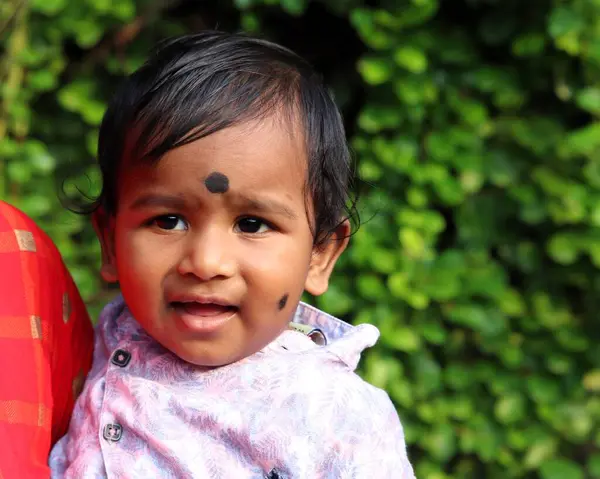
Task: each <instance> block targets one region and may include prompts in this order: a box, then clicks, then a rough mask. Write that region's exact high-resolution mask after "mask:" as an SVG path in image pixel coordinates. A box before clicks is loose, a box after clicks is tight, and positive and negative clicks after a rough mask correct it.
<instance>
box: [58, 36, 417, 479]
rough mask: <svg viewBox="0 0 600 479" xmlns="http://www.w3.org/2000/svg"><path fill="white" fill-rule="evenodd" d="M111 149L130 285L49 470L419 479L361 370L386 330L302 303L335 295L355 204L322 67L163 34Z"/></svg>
mask: <svg viewBox="0 0 600 479" xmlns="http://www.w3.org/2000/svg"><path fill="white" fill-rule="evenodd" d="M99 163H100V168H101V171H102V175H103V190H102V192H101V195H100V198H99V199H98V202H97V205H96V206H97V208H96V209H95V211H94V213H93V221H94V226H95V228H96V231H97V234H98V237H99V239H100V242H101V244H102V250H103V266H102V276H103V278H104V279H105V280H107V281H115V282H116V281H118V282H119V284H120V287H121V291H122V297H120V298H119V299H117V300H115V301H114V302H112V303H111V304H109V305H108V306H106V308H105V309H104V311H103V313H102V315H101V317H100V320H99V324H98V326H97V331H96V334H97V336H96V345H95V352H94V363H93V366H92V370H91V372H90V374H89V376H88V378H87V381H86V383H85V386H84V389H83V392H82V394H81V396H80V397H79V399H78V401H77V404H76V407H75V410H74V413H73V417H72V420H71V424H70V429H69V432H68V434H67V435H66V436H65V437H64V438H63V439H61V440H60V442H59V443H58V444H57V445H56V447H55V448H54V450H53V451H52V454H51V456H50V467H51V469H52V474H53V477H57V478H63V477H68V478H78V479H79V478H87V477H93V478H96V477H110V478H121V477H128V478H158V477H173V478H188V477H197V478H228V479H244V478H265V477H266V478H271V479H275V478H309V479H313V478H341V477H343V478H360V479H370V478H379V477H381V478H413V477H414V475H413V472H412V468H411V466H410V464H409V462H408V460H407V456H406V450H405V444H404V437H403V431H402V427H401V425H400V421H399V419H398V416H397V414H396V412H395V410H394V407H393V405H392V403H391V401H390V400H389V398H388V396H387V395H386V394H385V393H384V392H383V391H381V390H379V389H376V388H374V387H372V386H370V385H369V384H367V383H365V382H364V381H362V380H361V379H360V378H359V377H358V376H357V375H356V374H355V373H354V369H355V368H356V365H357V363H358V360H359V357H360V353H361V351H362V350H363V349H365V348H367V347H369V346H372V345H373V344H374V343H375V342H376V340H377V337H378V331H377V329H376V328H375V327H374V326H371V325H362V326H357V327H352V326H350V325H348V324H345V323H343V322H342V321H340V320H338V319H336V318H333V317H331V316H329V315H327V314H325V313H323V312H321V311H318V310H316V309H314V308H312V307H310V306H308V305H305V304H303V303H300V297H301V295H302V293H303V291H305V290H306V291H308V292H309V293H311V294H313V295H320V294H322V293H324V292H325V291H326V290H327V286H328V281H329V276H330V274H331V272H332V270H333V267H334V265H335V263H336V260H337V259H338V257H339V256H340V254H341V253H342V252H343V250H344V249H345V247H346V244H347V241H348V236H349V233H350V226H349V215H350V214H351V213H352V208H350V207H347V201H348V196H349V195H348V185H349V182H350V156H349V153H348V149H347V146H346V143H345V136H344V130H343V126H342V121H341V118H340V116H339V113H338V111H337V109H336V107H335V104H334V102H333V101H332V99H331V98H330V96H329V95H328V94H327V91H326V89H325V87H324V86H323V84H322V83H321V81H320V80H319V79H318V78H317V77H316V75H315V74H314V73H313V71H312V70H311V69H310V67H309V66H308V65H307V64H306V63H305V62H304V61H303V60H301V59H300V58H298V57H297V56H296V55H295V54H293V53H292V52H290V51H288V50H287V49H284V48H282V47H280V46H277V45H274V44H272V43H269V42H266V41H263V40H257V39H252V38H248V37H246V36H243V35H238V34H226V33H220V32H206V33H201V34H197V35H191V36H185V37H182V38H178V39H175V40H170V41H167V42H165V43H163V44H162V45H161V46H160V47H159V49H158V51H157V52H156V53H155V54H154V55H153V56H152V57H151V58H150V60H149V61H148V62H147V63H146V64H145V65H144V66H143V67H142V68H141V69H140V70H139V71H137V72H136V73H134V74H133V75H132V76H131V77H130V78H129V79H128V80H127V82H126V83H125V84H124V86H123V87H122V88H121V89H120V90H119V92H118V93H117V95H116V97H115V99H114V100H113V102H112V103H111V105H110V106H109V109H108V111H107V113H106V116H105V118H104V120H103V123H102V127H101V131H100V140H99ZM290 323H293V327H292V328H290V327H289V325H290ZM303 331H304V332H303ZM309 331H312V333H313V334H308V333H309ZM321 333H322V334H321ZM311 338H312V339H311ZM317 343H320V344H317Z"/></svg>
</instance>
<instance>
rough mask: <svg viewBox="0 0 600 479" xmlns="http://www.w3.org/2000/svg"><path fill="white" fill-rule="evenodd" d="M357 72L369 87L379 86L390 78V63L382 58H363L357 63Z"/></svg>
mask: <svg viewBox="0 0 600 479" xmlns="http://www.w3.org/2000/svg"><path fill="white" fill-rule="evenodd" d="M358 71H359V72H360V74H361V75H362V77H363V78H364V79H365V81H366V82H367V83H369V84H370V85H381V84H383V83H385V82H387V81H388V80H389V79H390V78H391V77H392V67H391V65H390V62H389V61H388V60H386V59H384V58H374V57H371V58H363V59H362V60H359V62H358Z"/></svg>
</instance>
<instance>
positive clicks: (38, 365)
mask: <svg viewBox="0 0 600 479" xmlns="http://www.w3.org/2000/svg"><path fill="white" fill-rule="evenodd" d="M92 352H93V330H92V325H91V322H90V320H89V317H88V315H87V312H86V310H85V306H84V304H83V301H82V300H81V297H80V296H79V293H78V292H77V288H76V287H75V284H74V283H73V280H72V278H71V276H70V275H69V273H68V271H67V269H66V268H65V265H64V264H63V262H62V259H61V257H60V253H59V252H58V250H57V249H56V247H55V246H54V244H53V243H52V241H51V240H50V239H49V238H48V236H47V235H46V234H45V233H43V232H42V231H41V230H40V229H39V228H38V227H37V226H36V225H35V223H34V222H33V221H32V220H31V219H30V218H28V217H27V216H25V215H24V214H23V213H22V212H20V211H18V210H17V209H15V208H13V207H12V206H10V205H8V204H6V203H4V202H2V201H0V479H12V478H17V477H18V478H24V479H26V478H35V479H37V478H42V477H48V476H49V470H48V467H47V460H48V454H49V452H50V448H51V447H52V445H54V443H55V442H56V441H57V440H58V439H60V437H61V436H62V435H63V434H65V432H66V430H67V427H68V425H69V418H70V416H71V411H72V409H73V403H74V401H75V398H76V396H77V394H79V391H80V389H81V386H82V384H83V379H84V377H85V375H86V374H87V372H88V370H89V368H90V365H91V360H92Z"/></svg>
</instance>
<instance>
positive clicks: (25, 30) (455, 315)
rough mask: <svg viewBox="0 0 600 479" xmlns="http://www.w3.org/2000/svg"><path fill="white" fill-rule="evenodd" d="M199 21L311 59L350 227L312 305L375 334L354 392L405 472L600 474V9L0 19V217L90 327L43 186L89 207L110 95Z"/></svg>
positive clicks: (79, 9) (86, 244) (86, 290)
mask: <svg viewBox="0 0 600 479" xmlns="http://www.w3.org/2000/svg"><path fill="white" fill-rule="evenodd" d="M200 4H201V5H200ZM217 24H218V26H219V27H220V28H224V29H239V28H243V29H245V30H249V31H258V32H262V33H264V34H265V35H266V36H268V37H270V38H272V39H274V40H277V41H280V42H282V43H284V44H286V45H288V46H290V47H292V48H294V49H295V50H296V51H298V52H299V53H301V54H303V55H304V56H306V57H308V58H309V59H310V60H311V61H312V62H313V64H315V65H316V67H317V68H318V69H320V70H322V71H323V72H324V75H325V78H326V79H327V81H328V82H329V83H330V84H331V86H332V88H333V90H334V91H335V93H336V98H337V99H338V101H339V103H340V105H341V107H342V109H343V111H344V114H345V116H346V119H347V124H348V125H347V126H348V131H349V135H350V137H351V143H352V146H353V148H354V150H355V152H356V155H357V158H358V172H359V175H360V178H361V179H362V180H363V182H362V183H361V190H362V193H363V198H362V206H361V208H362V213H363V218H365V219H367V220H368V221H367V222H366V224H365V225H364V226H363V228H362V229H361V230H360V231H359V232H358V233H357V234H356V235H355V237H354V238H353V244H352V246H351V248H350V250H349V252H348V253H347V254H346V255H345V257H343V260H342V262H341V264H340V267H339V269H338V272H337V276H336V278H335V282H334V283H333V284H332V286H331V290H330V291H329V292H328V293H327V294H326V295H325V296H324V297H322V298H319V299H318V300H317V303H318V305H319V306H321V307H323V308H325V309H326V310H328V311H329V312H331V313H333V314H336V315H339V316H342V317H344V318H346V319H348V320H351V321H353V322H355V323H360V322H371V323H373V324H375V325H377V326H378V327H379V328H380V330H381V332H382V337H381V341H380V343H379V345H378V346H377V347H376V348H374V349H373V350H372V351H371V352H369V353H368V354H367V355H366V358H365V361H364V364H363V369H362V374H363V375H364V377H365V378H366V379H367V380H369V381H370V382H372V383H373V384H375V385H377V386H380V387H383V388H385V389H386V390H387V391H388V392H389V394H390V395H391V397H392V398H393V400H394V401H395V403H396V404H397V406H398V410H399V412H400V415H401V417H402V419H403V423H404V425H405V430H406V437H407V441H408V443H409V449H410V453H411V457H412V459H413V462H414V463H415V465H416V470H417V476H418V477H419V478H424V479H444V478H450V477H452V478H482V477H485V478H503V479H504V478H517V477H531V478H538V477H539V478H542V479H555V478H556V479H583V478H600V432H599V431H600V428H599V425H600V395H599V392H600V341H599V340H600V327H598V321H597V319H596V318H595V316H596V314H597V310H598V303H599V296H600V295H599V292H600V275H599V274H598V268H599V267H600V201H599V200H600V120H599V116H600V86H599V85H600V3H599V2H598V1H596V0H573V1H570V2H564V1H558V0H556V1H555V2H553V3H550V2H544V1H541V0H531V1H529V2H521V1H519V0H504V1H500V0H455V1H453V2H441V1H438V0H389V1H386V0H380V1H375V0H371V1H367V0H364V1H360V0H332V1H325V0H323V1H321V2H316V1H315V2H310V4H309V2H308V1H304V0H236V1H234V2H224V1H217V0H213V1H207V2H186V1H180V2H170V3H169V2H150V1H145V2H144V1H139V2H135V3H134V2H133V0H120V1H119V2H110V1H108V0H86V1H83V0H82V1H80V2H69V1H67V0H43V1H41V0H33V1H32V2H30V3H26V2H21V1H18V0H12V3H10V2H8V3H6V4H2V6H0V31H3V32H4V33H3V38H2V43H1V46H2V49H3V63H2V70H1V72H0V74H1V75H2V76H1V78H0V83H1V84H2V97H1V99H2V105H1V107H2V109H1V110H0V178H1V181H0V198H2V199H5V200H7V201H9V202H11V203H13V204H15V205H17V206H19V207H21V208H22V209H24V210H25V211H27V212H28V213H29V214H31V215H32V216H33V217H34V218H35V219H36V220H37V221H38V222H39V223H40V224H41V226H42V227H44V228H45V229H46V230H47V231H48V232H49V233H50V234H51V236H52V237H53V238H54V239H55V240H56V242H57V243H58V245H59V247H60V249H61V251H62V253H63V254H64V257H65V259H66V262H67V264H68V265H69V266H70V268H71V270H72V272H73V274H74V276H75V279H76V281H77V283H78V285H79V286H80V288H81V291H82V293H83V295H84V296H85V297H86V299H87V300H88V304H89V305H90V308H91V310H92V311H93V312H97V311H98V309H99V307H100V305H101V304H102V303H103V302H104V301H105V300H106V297H107V294H109V293H107V292H106V291H104V290H103V289H102V288H100V286H99V283H98V280H97V267H98V258H99V251H98V246H97V245H96V242H95V241H94V237H93V232H92V231H91V228H90V226H89V224H88V221H87V219H86V218H83V217H78V216H75V215H73V214H71V213H69V212H67V211H65V210H64V209H63V208H62V207H61V206H60V203H59V201H58V199H57V194H56V192H57V191H58V190H57V185H60V181H61V180H62V179H64V178H69V180H68V181H67V182H66V184H65V191H66V192H67V194H69V195H75V194H76V190H77V188H80V189H82V190H83V191H86V192H88V193H89V194H92V195H93V194H94V193H96V192H97V191H98V188H99V177H98V173H97V171H96V170H95V168H94V165H93V161H92V159H91V158H93V155H94V153H95V142H96V137H97V129H98V124H99V122H100V119H101V116H102V113H103V110H104V107H105V102H106V100H107V99H108V98H109V96H110V93H111V91H112V89H113V86H114V84H115V82H116V81H118V79H119V78H121V77H122V76H123V75H124V74H125V73H127V72H130V71H131V70H133V69H134V68H136V67H137V66H138V65H139V64H140V62H141V61H143V58H144V55H145V53H146V51H147V50H148V48H149V46H150V45H151V44H153V43H154V42H155V41H156V40H157V39H159V38H162V37H164V36H168V35H172V34H177V33H182V32H186V31H194V30H199V29H202V28H207V27H214V26H215V25H217Z"/></svg>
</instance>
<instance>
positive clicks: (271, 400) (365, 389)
mask: <svg viewBox="0 0 600 479" xmlns="http://www.w3.org/2000/svg"><path fill="white" fill-rule="evenodd" d="M294 322H295V323H300V324H304V325H308V326H311V327H314V328H318V329H320V330H321V331H322V332H323V333H324V335H325V337H326V339H327V344H326V345H318V344H316V343H315V342H313V341H312V340H311V339H310V338H309V337H308V336H307V335H305V334H302V333H300V332H297V331H293V330H289V331H285V332H284V333H283V334H281V335H280V336H279V337H278V338H277V339H275V340H274V341H273V342H272V343H271V344H269V345H268V346H267V347H265V348H264V349H263V350H261V351H259V352H257V353H256V354H254V355H252V356H250V357H248V358H245V359H243V360H241V361H238V362H236V363H233V364H230V365H228V366H223V367H219V368H216V369H209V368H202V367H198V366H194V365H192V364H189V363H187V362H184V361H182V360H181V359H179V358H178V357H177V356H175V355H174V354H172V353H171V352H170V351H168V350H167V349H165V348H163V347H162V346H161V345H160V344H158V343H157V342H156V341H155V340H153V339H152V338H151V337H150V336H149V335H148V334H147V333H146V332H145V331H144V330H143V329H142V328H141V326H140V325H139V324H138V323H137V321H136V320H135V319H134V318H133V317H132V316H131V314H130V313H129V310H128V309H127V307H126V306H125V304H124V302H123V299H122V298H121V297H119V298H117V299H116V300H115V301H113V302H112V303H110V304H109V305H107V306H106V308H105V309H104V311H103V312H102V315H101V316H100V320H99V323H98V326H97V329H96V342H95V350H94V363H93V366H92V370H91V371H90V374H89V376H88V378H87V381H86V383H85V386H84V389H83V392H82V394H81V395H80V397H79V399H78V400H77V403H76V405H75V410H74V412H73V417H72V419H71V424H70V428H69V432H68V434H67V435H66V436H65V437H63V438H62V439H61V440H60V441H59V442H58V443H57V444H56V446H55V447H54V449H53V450H52V453H51V455H50V461H49V464H50V468H51V470H52V477H53V478H76V479H84V478H227V479H250V478H252V479H262V478H268V479H300V478H301V479H321V478H322V479H325V478H356V479H370V478H375V477H377V478H397V479H412V478H414V473H413V470H412V467H411V465H410V463H409V461H408V458H407V454H406V446H405V443H404V434H403V430H402V426H401V424H400V420H399V419H398V415H397V413H396V410H395V409H394V406H393V404H392V402H391V401H390V399H389V397H388V396H387V394H386V393H385V392H384V391H382V390H380V389H377V388H375V387H373V386H371V385H370V384H368V383H366V382H364V381H363V380H362V379H361V378H360V377H359V376H358V375H356V374H355V372H354V370H355V368H356V366H357V364H358V361H359V359H360V354H361V352H362V351H363V350H364V349H365V348H367V347H370V346H372V345H373V344H375V342H376V341H377V338H378V336H379V332H378V330H377V329H376V328H375V327H374V326H372V325H366V324H365V325H360V326H356V327H354V326H351V325H349V324H347V323H344V322H342V321H340V320H338V319H336V318H334V317H332V316H330V315H328V314H326V313H323V312H321V311H319V310H317V309H315V308H313V307H311V306H308V305H306V304H304V303H301V304H300V305H299V307H298V310H297V312H296V315H295V319H294Z"/></svg>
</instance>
